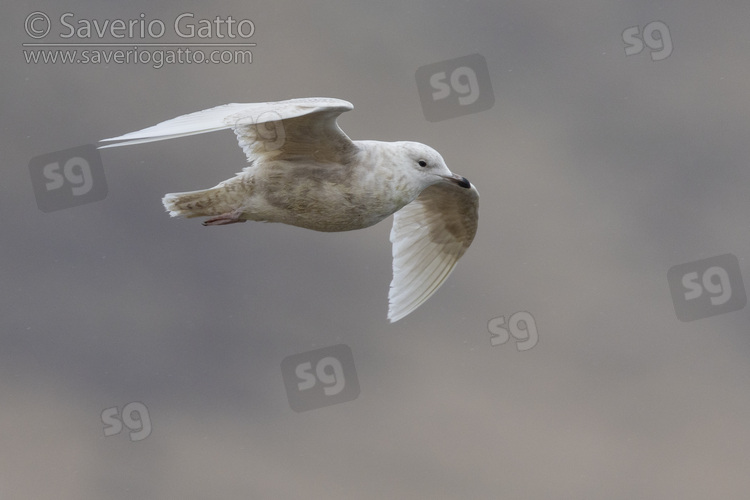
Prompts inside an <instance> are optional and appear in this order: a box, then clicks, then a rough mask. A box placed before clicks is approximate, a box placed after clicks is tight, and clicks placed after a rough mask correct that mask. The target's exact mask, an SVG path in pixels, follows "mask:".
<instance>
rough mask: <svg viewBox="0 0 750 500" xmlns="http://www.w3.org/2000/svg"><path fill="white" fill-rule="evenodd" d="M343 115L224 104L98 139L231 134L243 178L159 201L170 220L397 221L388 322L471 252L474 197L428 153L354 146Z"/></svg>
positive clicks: (293, 103) (345, 105)
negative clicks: (242, 161)
mask: <svg viewBox="0 0 750 500" xmlns="http://www.w3.org/2000/svg"><path fill="white" fill-rule="evenodd" d="M351 109H353V106H352V104H351V103H349V102H347V101H343V100H340V99H330V98H307V99H290V100H287V101H279V102H265V103H242V104H238V103H235V104H225V105H223V106H218V107H215V108H211V109H206V110H203V111H198V112H195V113H190V114H187V115H183V116H179V117H177V118H174V119H172V120H167V121H165V122H162V123H159V124H158V125H154V126H153V127H149V128H145V129H143V130H139V131H137V132H131V133H129V134H125V135H122V136H120V137H113V138H111V139H104V141H123V142H119V143H117V144H109V145H106V146H102V148H107V147H116V146H125V145H129V144H140V143H145V142H152V141H161V140H166V139H174V138H177V137H184V136H188V135H194V134H202V133H206V132H213V131H216V130H222V129H227V128H231V129H232V130H234V132H235V134H236V135H237V140H238V141H239V144H240V146H241V147H242V149H243V151H244V152H245V154H246V155H247V159H248V162H249V164H248V166H246V167H245V168H244V169H243V170H242V172H240V173H238V174H237V175H236V176H235V177H232V178H231V179H228V180H226V181H224V182H221V183H219V184H218V185H217V186H215V187H213V188H211V189H204V190H201V191H191V192H185V193H173V194H168V195H166V196H164V198H163V200H162V202H163V203H164V206H165V207H166V209H167V210H168V211H169V214H170V215H171V216H173V217H176V216H184V217H210V218H209V219H208V220H206V221H204V222H203V224H204V225H206V226H218V225H225V224H232V223H236V222H245V221H248V220H252V221H264V222H281V223H284V224H290V225H293V226H299V227H304V228H307V229H313V230H315V231H351V230H354V229H362V228H365V227H369V226H372V225H373V224H376V223H378V222H380V221H381V220H383V219H385V218H386V217H388V216H389V215H391V214H395V215H394V218H393V228H392V230H391V237H390V239H391V242H392V244H393V280H392V281H391V288H390V292H389V294H388V302H389V308H388V319H389V320H390V321H391V322H394V321H398V320H399V319H401V318H403V317H404V316H406V315H407V314H409V313H411V312H412V311H413V310H414V309H416V308H417V307H419V306H420V305H421V304H423V303H424V302H425V301H426V300H427V299H428V298H430V296H432V294H433V293H435V292H436V291H437V289H438V288H439V287H440V285H442V283H443V282H444V281H445V280H446V279H447V278H448V275H449V274H450V273H451V271H452V270H453V268H454V266H455V265H456V262H458V259H459V258H460V257H461V256H462V255H463V254H464V252H465V251H466V249H467V248H468V247H469V245H470V244H471V242H472V240H473V239H474V235H475V234H476V231H477V223H478V217H479V193H478V192H477V190H476V188H475V187H474V186H473V185H472V184H471V183H470V182H469V181H468V180H467V179H466V178H465V177H461V176H460V175H457V174H454V173H452V172H451V171H450V170H449V169H448V167H447V166H446V165H445V161H443V157H442V156H440V154H439V153H438V152H437V151H435V150H434V149H432V148H431V147H429V146H426V145H424V144H420V143H418V142H405V141H400V142H380V141H352V140H351V139H349V137H347V136H346V134H344V132H343V131H342V130H341V129H340V128H339V126H338V124H337V123H336V119H337V118H338V116H339V115H340V114H341V113H343V112H344V111H349V110H351Z"/></svg>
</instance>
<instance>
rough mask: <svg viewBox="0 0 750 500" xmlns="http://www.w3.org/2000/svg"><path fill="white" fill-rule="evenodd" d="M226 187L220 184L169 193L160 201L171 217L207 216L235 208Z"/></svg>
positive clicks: (235, 205)
mask: <svg viewBox="0 0 750 500" xmlns="http://www.w3.org/2000/svg"><path fill="white" fill-rule="evenodd" d="M228 194H229V193H228V191H227V189H226V188H225V187H224V186H222V185H221V184H220V185H218V186H216V187H212V188H210V189H203V190H201V191H189V192H185V193H170V194H167V195H165V196H164V198H162V200H161V202H162V203H163V204H164V208H166V209H167V211H168V212H169V215H171V216H172V217H187V218H192V217H209V216H217V215H221V214H225V213H228V212H232V211H233V210H235V209H236V208H237V204H236V203H231V202H232V200H231V199H230V198H231V197H230V196H228Z"/></svg>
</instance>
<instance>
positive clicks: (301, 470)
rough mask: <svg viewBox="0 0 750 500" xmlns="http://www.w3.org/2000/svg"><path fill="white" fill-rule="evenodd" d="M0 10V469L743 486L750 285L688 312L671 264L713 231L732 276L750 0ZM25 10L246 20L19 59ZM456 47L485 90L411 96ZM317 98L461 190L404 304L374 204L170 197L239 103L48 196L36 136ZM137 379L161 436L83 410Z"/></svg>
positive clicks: (644, 492) (122, 392)
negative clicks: (299, 399)
mask: <svg viewBox="0 0 750 500" xmlns="http://www.w3.org/2000/svg"><path fill="white" fill-rule="evenodd" d="M2 10H3V16H1V19H0V28H1V29H0V40H2V44H1V48H0V53H1V54H2V55H1V56H0V57H1V59H0V61H1V62H2V92H1V93H0V99H1V102H2V108H1V109H2V113H1V114H0V131H1V132H2V134H1V138H0V141H2V172H3V181H2V182H1V183H0V191H1V193H2V194H1V195H0V207H2V217H1V218H0V232H1V233H2V244H1V245H0V252H2V253H1V254H0V255H1V256H2V264H0V280H1V282H2V288H0V291H1V292H0V293H1V294H2V300H0V318H1V320H0V321H2V326H3V327H2V333H1V334H0V497H1V498H2V499H3V500H5V499H27V498H34V499H47V498H50V499H51V498H54V499H58V500H59V499H81V498H86V499H105V498H106V499H125V498H128V499H130V498H144V499H145V498H149V499H150V498H153V499H167V498H190V499H192V498H195V499H201V498H258V499H265V498H342V499H343V498H362V499H370V498H372V499H374V498H540V499H542V498H591V499H599V498H609V499H632V498H676V499H677V498H679V499H703V498H746V495H747V491H748V489H750V479H749V478H748V474H747V464H748V462H749V461H750V426H749V425H748V419H749V418H750V390H749V389H748V388H749V387H750V362H749V361H748V359H749V357H750V356H749V355H750V331H748V329H749V328H748V324H749V322H748V318H749V316H750V309H748V308H746V307H744V308H741V309H738V310H735V311H732V312H727V313H724V314H719V315H715V316H711V317H705V318H702V319H697V320H695V321H690V322H682V321H680V320H678V319H677V316H676V314H675V306H674V304H673V299H672V295H671V293H670V286H669V283H668V280H667V271H668V270H669V269H670V268H672V267H673V266H676V265H681V264H685V263H690V262H693V261H698V260H700V259H705V258H710V257H713V256H718V255H722V254H727V253H731V254H734V255H736V256H737V258H738V260H739V263H740V269H741V273H742V274H744V277H745V279H746V280H748V279H750V269H749V266H748V256H749V255H750V230H749V229H750V224H749V223H748V214H750V197H748V194H747V193H748V186H750V182H749V181H750V174H748V163H749V162H750V141H748V139H747V134H748V130H750V99H748V95H749V93H750V83H749V82H750V64H749V63H748V50H750V42H749V41H748V40H749V39H748V34H747V33H748V31H747V20H748V19H750V4H748V3H747V2H740V1H735V2H732V1H725V2H721V5H717V4H713V3H710V2H709V3H707V2H698V1H688V2H656V3H655V2H645V1H637V2H609V3H604V4H603V3H602V2H597V1H591V0H588V1H585V0H584V1H573V2H554V1H542V0H533V1H529V2H523V3H521V2H497V1H482V2H475V1H468V2H460V3H456V2H453V1H444V2H412V3H409V4H407V5H404V4H403V3H402V2H379V3H375V2H370V3H368V4H364V3H363V4H362V5H360V6H352V5H351V4H349V3H346V2H340V1H325V2H317V1H313V2H288V1H285V0H276V1H273V2H253V3H247V2H237V1H222V0H219V1H216V2H211V3H210V4H205V3H199V2H196V1H188V2H182V1H172V2H162V3H160V4H158V6H156V5H155V4H153V3H151V2H145V1H142V0H138V1H134V2H127V3H119V2H89V1H67V2H51V1H40V2H35V3H23V2H21V3H19V2H16V3H7V4H5V5H4V6H3V7H2ZM35 11H41V12H44V13H46V14H47V15H48V16H49V17H50V18H51V19H52V21H53V23H54V26H53V30H52V33H51V34H50V35H49V36H48V37H47V38H46V39H45V40H44V41H48V42H62V41H66V40H63V39H61V38H60V37H59V36H58V35H59V33H60V24H59V22H58V20H59V18H60V16H61V15H62V14H63V13H66V12H71V13H73V16H72V17H70V18H69V20H70V22H72V23H75V22H77V21H78V20H81V19H88V20H93V19H96V20H98V21H100V22H103V21H104V20H107V19H108V20H115V19H123V20H129V19H139V16H140V14H141V13H143V14H144V19H145V20H147V21H148V20H153V19H160V20H163V22H164V23H165V25H166V26H167V28H168V29H170V28H171V23H172V22H173V21H174V19H175V18H176V17H177V16H179V15H180V14H182V13H186V12H189V13H193V14H194V21H195V22H197V21H198V20H199V19H214V18H216V17H217V16H220V17H222V18H226V17H227V16H230V15H231V16H232V17H233V18H234V19H236V20H239V19H250V20H252V22H253V23H254V25H255V27H256V31H255V33H254V34H253V36H252V37H251V39H250V40H249V41H251V42H253V43H257V46H256V47H254V48H253V50H252V53H253V61H252V64H244V65H243V64H203V65H198V64H171V65H165V66H164V67H162V68H160V69H155V68H153V67H152V66H151V65H150V64H133V63H131V64H113V63H111V64H104V63H102V64H88V65H84V64H62V63H59V62H58V63H57V64H42V63H38V64H33V63H27V62H26V59H25V56H24V49H26V50H27V51H29V50H31V49H30V48H28V47H22V44H23V43H27V42H34V41H35V40H34V39H32V38H31V37H29V36H28V35H27V34H26V32H25V31H24V21H25V19H26V18H27V16H28V15H29V14H31V13H32V12H35ZM657 21H658V22H661V23H664V25H665V26H666V27H668V32H665V33H661V36H662V37H665V36H667V37H668V38H669V41H671V44H672V50H671V53H670V54H669V55H668V57H664V58H660V57H661V55H663V52H660V50H657V49H654V48H652V47H649V46H644V47H643V50H642V51H641V52H640V53H637V54H633V55H626V49H628V47H632V46H633V42H632V37H625V36H623V33H624V32H625V31H626V30H629V29H631V28H633V27H638V29H637V30H635V31H637V32H638V33H640V35H639V36H640V37H641V39H642V38H643V31H644V28H645V27H646V26H647V25H649V24H650V23H653V22H657ZM635 31H634V30H632V29H631V30H630V31H629V33H630V34H632V33H634V32H635ZM626 38H627V39H628V40H630V42H631V43H630V44H628V43H626V40H625V39H626ZM657 38H658V36H656V37H654V38H652V39H650V42H651V45H653V46H655V47H657V46H658V45H659V44H658V43H656V41H657V40H656V39H657ZM67 41H69V42H70V41H76V42H86V41H89V42H99V43H102V42H121V43H122V42H125V43H132V45H137V44H138V42H139V41H141V42H143V40H138V39H136V40H128V39H126V40H115V39H113V38H111V37H105V38H104V39H98V38H97V37H96V36H95V35H93V36H92V39H91V40H82V39H76V37H74V38H73V39H72V40H67ZM146 41H148V40H146ZM158 41H163V42H181V41H182V40H180V39H177V38H175V37H174V36H172V35H171V31H170V32H168V33H167V35H165V36H164V37H163V38H162V39H160V40H158ZM220 41H226V40H220V39H219V38H217V37H216V36H213V37H212V38H211V39H208V40H202V39H198V37H195V38H194V39H191V40H189V41H188V42H190V43H198V42H220ZM636 48H637V47H636ZM636 48H633V49H630V50H631V51H634V50H635V49H636ZM477 53H478V54H480V55H482V56H483V57H484V59H485V60H486V62H487V67H488V70H489V75H490V78H491V85H492V90H493V92H494V98H495V103H494V106H493V107H492V108H491V109H489V110H485V111H482V112H478V113H472V114H468V115H464V116H460V117H455V118H451V119H446V120H442V121H438V122H429V121H427V120H426V119H425V116H424V113H423V109H422V105H421V103H420V98H419V93H418V87H417V82H416V80H415V74H416V72H417V69H418V68H420V67H422V66H426V65H429V64H434V63H439V62H441V61H446V60H450V59H454V58H457V57H462V56H466V55H470V54H477ZM652 54H656V56H654V57H655V59H654V57H652ZM309 96H325V97H338V98H342V99H346V100H349V101H351V102H352V103H354V105H355V109H354V111H352V112H349V113H346V114H345V115H343V116H342V117H341V119H340V120H339V123H340V124H341V126H342V128H343V129H344V131H345V132H347V134H348V135H349V136H350V137H352V138H353V139H375V140H388V141H390V140H414V141H420V142H424V143H426V144H429V145H431V146H433V147H435V148H436V149H437V150H439V151H440V152H441V153H442V155H443V156H444V158H445V160H446V162H447V164H448V166H449V167H450V168H451V169H452V170H453V171H454V172H457V173H460V174H461V175H464V176H466V177H467V178H469V179H470V180H471V181H472V182H473V183H474V184H475V185H476V186H477V187H478V189H479V191H480V193H481V217H480V228H479V233H478V235H477V238H476V240H475V241H474V244H473V246H472V247H471V248H470V249H469V251H468V252H467V254H466V255H465V256H464V257H463V259H462V260H461V262H459V264H458V266H457V268H456V270H455V272H454V273H453V275H452V276H451V277H450V279H449V280H448V281H447V282H446V283H445V285H444V286H443V287H442V288H441V289H440V290H439V292H438V293H437V294H436V295H434V296H433V297H432V298H431V299H430V300H429V301H428V302H427V303H426V304H425V305H423V306H422V307H421V308H419V309H418V310H417V311H415V312H414V313H412V314H411V315H410V316H408V317H407V318H405V319H404V320H402V321H400V322H397V323H395V324H390V323H388V321H387V320H386V312H387V292H388V284H389V282H390V278H391V269H390V266H391V255H390V252H391V248H390V243H389V241H388V235H389V231H390V219H389V220H387V221H385V222H383V223H381V224H379V225H377V226H375V227H372V228H369V229H366V230H361V231H357V232H351V233H338V234H324V233H316V232H312V231H307V230H304V229H299V228H294V227H288V226H283V225H274V224H261V223H247V224H243V225H235V226H228V227H218V228H217V227H213V228H207V227H202V226H201V225H200V223H199V221H197V220H177V219H170V217H169V216H168V215H167V214H166V213H165V212H164V209H163V207H162V205H161V202H160V198H161V197H162V196H163V194H164V193H168V192H177V191H188V190H194V189H201V188H207V187H211V186H213V185H215V184H216V183H218V182H219V181H222V180H224V179H226V178H228V177H230V176H231V175H232V174H233V173H235V172H237V171H239V170H240V169H241V168H242V167H243V165H244V162H245V159H244V155H243V153H242V151H241V150H240V149H239V148H238V147H237V144H236V141H235V138H234V135H233V134H232V133H231V132H229V131H224V132H220V133H215V134H207V135H201V136H196V137H193V138H185V139H179V140H174V141H167V142H160V143H154V144H146V145H139V146H130V147H128V148H121V149H108V150H102V151H101V157H102V161H103V165H104V170H105V173H106V181H107V185H108V194H107V196H106V198H105V199H103V200H101V201H97V202H93V203H89V204H85V205H81V206H77V207H73V208H68V209H64V210H58V211H53V212H49V213H43V212H42V211H40V210H39V208H37V202H36V199H35V196H34V191H33V189H32V184H31V179H30V171H29V168H28V166H29V162H30V161H31V159H32V158H34V157H36V156H39V155H43V154H47V153H52V152H56V151H60V150H65V149H68V148H72V147H77V146H81V145H85V144H93V143H95V142H96V141H98V140H99V139H103V138H106V137H113V136H116V135H120V134H123V133H126V132H130V131H133V130H137V129H140V128H143V127H146V126H150V125H153V124H155V123H157V122H159V121H162V120H166V119H169V118H172V117H175V116H178V115H180V114H184V113H188V112H191V111H196V110H200V109H204V108H208V107H212V106H216V105H220V104H224V103H228V102H258V101H273V100H282V99H288V98H293V97H309ZM521 311H525V312H528V313H530V314H531V315H532V316H533V318H534V324H535V326H536V328H537V331H538V344H537V345H535V346H534V347H533V348H531V349H528V350H525V351H519V350H518V348H517V347H516V340H515V339H513V338H511V339H510V341H508V342H506V343H505V344H502V345H495V346H493V345H492V343H491V340H492V337H493V336H492V335H491V333H490V331H489V326H491V324H492V322H493V320H494V319H496V318H499V317H501V316H502V317H504V318H505V320H508V319H509V318H510V317H511V316H512V315H513V314H515V313H517V312H521ZM338 344H345V345H347V346H349V348H351V350H352V353H353V359H354V367H355V368H356V373H357V376H358V380H359V384H360V388H361V392H360V394H359V396H358V397H357V398H356V399H354V400H351V401H348V402H344V403H340V404H335V405H331V406H326V407H322V408H318V409H314V410H310V411H306V412H302V413H297V412H295V411H292V409H291V408H290V404H289V401H288V399H287V394H286V391H285V387H284V382H283V380H282V371H281V361H282V360H283V359H284V358H285V357H287V356H290V355H296V354H299V353H304V352H307V351H311V350H314V349H318V348H323V347H327V346H333V345H338ZM129 403H141V404H142V405H143V406H144V407H145V408H147V412H144V414H142V415H141V416H140V417H141V418H140V419H141V421H142V422H143V421H144V419H146V418H147V420H148V424H149V425H150V430H151V432H150V434H148V436H147V437H146V438H145V439H142V440H137V441H132V440H131V437H130V430H129V429H128V428H127V425H125V426H124V427H123V429H122V431H121V432H119V433H117V434H115V435H109V436H105V431H106V429H107V428H108V426H107V424H106V423H105V421H104V419H103V417H102V413H103V412H107V411H108V410H111V409H112V408H114V410H113V412H114V414H115V415H116V414H117V413H118V412H119V413H121V412H122V411H123V408H124V407H125V406H126V405H128V404H129ZM131 408H132V406H131ZM110 413H112V412H110ZM120 419H121V420H122V415H121V416H120ZM113 425H114V424H113ZM144 425H145V422H144ZM115 430H116V429H115Z"/></svg>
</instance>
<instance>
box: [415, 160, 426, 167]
mask: <svg viewBox="0 0 750 500" xmlns="http://www.w3.org/2000/svg"><path fill="white" fill-rule="evenodd" d="M417 163H418V164H419V166H420V167H426V166H427V162H426V161H424V160H419V161H418V162H417Z"/></svg>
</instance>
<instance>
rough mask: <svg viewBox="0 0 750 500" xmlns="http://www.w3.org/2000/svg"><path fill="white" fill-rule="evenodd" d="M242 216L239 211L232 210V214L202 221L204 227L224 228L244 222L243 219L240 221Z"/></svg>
mask: <svg viewBox="0 0 750 500" xmlns="http://www.w3.org/2000/svg"><path fill="white" fill-rule="evenodd" d="M241 216H242V211H241V210H233V211H232V212H227V213H225V214H221V215H219V216H216V217H213V218H211V219H208V220H205V221H203V225H204V226H224V225H226V224H234V223H236V222H245V220H244V219H241V218H240V217H241Z"/></svg>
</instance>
